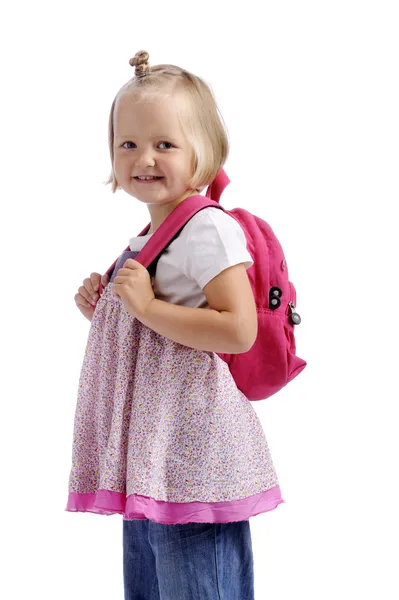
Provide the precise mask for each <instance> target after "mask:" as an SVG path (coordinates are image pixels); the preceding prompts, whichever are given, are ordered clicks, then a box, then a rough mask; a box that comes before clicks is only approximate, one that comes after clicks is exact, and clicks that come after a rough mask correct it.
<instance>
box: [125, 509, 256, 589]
mask: <svg viewBox="0 0 399 600" xmlns="http://www.w3.org/2000/svg"><path fill="white" fill-rule="evenodd" d="M123 581H124V591H125V600H254V566H253V554H252V539H251V530H250V526H249V521H238V522H235V523H187V524H184V525H163V524H162V523H155V522H153V521H150V520H149V519H145V520H133V521H127V520H123Z"/></svg>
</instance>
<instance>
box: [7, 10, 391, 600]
mask: <svg viewBox="0 0 399 600" xmlns="http://www.w3.org/2000/svg"><path fill="white" fill-rule="evenodd" d="M396 9H397V4H396V3H395V2H387V1H384V0H379V1H378V2H376V1H375V2H369V1H367V0H366V1H365V0H363V1H362V2H360V1H359V2H355V1H353V0H345V1H342V0H335V1H334V2H332V1H331V2H327V1H315V0H314V1H310V0H306V1H292V0H291V1H285V2H268V1H267V2H263V3H260V2H259V3H258V2H254V1H252V0H247V1H246V2H245V3H240V4H236V5H235V4H234V2H233V3H231V2H221V1H219V2H215V1H213V2H204V1H203V0H201V2H196V3H190V2H174V1H173V0H169V1H168V2H164V1H162V2H157V1H155V0H153V1H152V2H151V3H148V4H147V3H141V4H140V3H137V2H133V1H130V2H122V1H117V0H113V2H107V3H105V2H84V1H80V2H74V1H72V0H70V1H69V2H65V3H60V2H43V1H39V0H38V1H35V2H31V3H28V2H19V3H13V4H7V5H6V4H5V5H4V8H2V11H1V15H0V17H1V18H0V21H1V36H0V39H1V41H0V44H1V59H0V60H1V75H0V76H1V92H0V98H1V104H2V107H1V133H2V135H1V152H2V156H1V181H2V190H1V236H0V238H1V265H2V276H3V278H2V283H3V286H2V289H3V292H2V294H1V312H2V328H1V339H2V345H1V353H2V359H1V367H2V377H1V409H2V410H1V438H0V439H1V475H0V476H1V496H0V497H1V533H0V537H1V540H2V546H3V551H4V553H3V558H2V559H1V571H2V576H1V584H0V585H1V589H0V595H1V597H2V598H4V599H5V600H13V599H18V600H19V599H22V598H40V600H47V599H49V600H50V599H51V600H54V599H57V600H63V599H68V600H69V599H71V598H72V599H75V600H83V599H85V600H86V599H88V598H90V599H96V600H102V599H104V600H109V599H111V598H112V600H114V599H115V600H117V599H122V598H123V583H122V517H121V516H120V515H114V516H110V517H105V516H99V515H94V514H91V513H86V514H84V513H68V512H65V510H64V509H65V506H66V501H67V494H68V489H67V488H68V477H69V470H70V467H71V452H72V433H73V420H74V411H75V406H76V395H77V386H78V378H79V374H80V367H81V364H82V359H83V354H84V350H85V346H86V340H87V335H88V331H89V327H90V324H89V322H88V321H87V320H86V319H85V318H84V317H83V316H82V315H81V314H80V312H79V311H78V309H77V308H76V306H75V303H74V295H75V294H76V292H77V289H78V287H79V286H80V285H81V284H82V282H83V279H84V278H85V277H88V276H89V274H90V273H91V272H93V271H97V272H105V270H106V269H107V268H108V267H109V266H110V264H111V263H112V262H113V261H114V259H115V258H116V257H117V256H118V254H119V253H120V252H121V251H122V250H123V249H124V248H125V247H126V246H127V244H128V238H129V237H131V236H133V235H137V234H138V233H139V232H140V231H141V230H142V229H143V227H144V226H145V225H146V224H147V223H148V222H149V217H148V213H147V209H146V208H145V206H144V205H141V204H140V203H139V202H138V201H136V200H135V199H133V198H132V197H131V196H128V195H127V194H125V193H124V192H123V191H119V192H118V193H117V194H116V195H112V194H111V192H110V188H109V187H106V186H105V185H104V184H103V182H104V181H105V180H106V179H107V178H108V175H109V172H110V159H109V154H108V141H107V134H108V115H109V110H110V107H111V103H112V101H113V99H114V96H115V94H116V93H117V91H118V90H119V88H120V87H121V86H122V85H123V84H124V83H125V82H126V81H127V80H128V79H130V77H132V76H133V69H132V68H131V67H130V66H129V62H128V61H129V59H130V58H131V57H132V56H133V55H134V54H135V52H137V51H138V50H141V49H146V50H147V51H148V52H149V53H150V61H151V64H157V63H167V62H168V63H174V64H178V65H179V66H182V67H185V68H186V69H188V70H190V71H193V72H194V73H196V74H197V75H199V76H201V77H203V78H204V79H205V80H206V81H207V82H208V83H209V84H210V85H211V87H212V89H213V91H214V93H215V95H216V98H217V100H218V103H219V106H220V109H221V112H222V114H223V116H224V119H225V121H226V123H227V126H228V130H229V134H230V140H231V154H230V158H229V160H228V163H227V164H226V171H227V173H228V175H229V176H230V179H231V181H232V183H231V184H230V186H229V187H228V188H227V189H226V192H225V194H224V196H223V198H222V204H223V205H224V206H225V207H226V208H228V209H230V208H234V207H236V206H241V207H244V208H246V209H248V210H250V211H251V212H253V213H255V214H257V215H258V216H260V217H262V218H263V219H265V220H266V221H268V222H269V223H270V224H271V226H272V227H273V229H274V231H275V233H276V234H277V236H278V238H279V239H280V241H281V243H282V245H283V248H284V250H285V254H286V257H287V262H288V267H289V272H290V278H291V279H292V281H293V282H294V283H295V285H296V287H297V292H298V304H297V305H298V311H299V313H300V314H301V316H302V324H301V325H300V326H299V327H298V328H297V330H296V331H297V350H298V354H299V355H300V356H301V357H303V358H305V359H306V360H307V361H308V367H307V368H306V369H305V371H304V372H303V373H302V374H301V375H300V376H299V377H298V379H296V380H295V381H294V382H293V383H291V384H290V385H289V386H288V387H287V388H285V389H284V390H283V391H282V392H280V393H279V394H278V395H276V396H274V397H272V398H270V399H268V400H265V401H262V402H259V403H254V408H255V410H256V412H257V414H258V415H259V417H260V419H261V422H262V425H263V427H264V431H265V434H266V437H267V440H268V443H269V446H270V450H271V453H272V457H273V460H274V463H275V466H276V469H277V473H278V476H279V479H280V486H281V490H282V493H283V497H284V499H285V501H286V502H285V504H282V505H280V506H279V507H278V508H277V509H276V510H274V511H271V512H269V513H265V514H261V515H259V516H256V517H254V518H252V519H251V521H250V523H251V531H252V539H253V548H254V559H255V590H256V600H267V599H269V598H273V600H292V599H293V598H300V599H302V598H303V599H305V598H306V600H321V599H322V600H330V599H331V600H333V599H334V600H335V599H336V598H339V599H340V600H352V599H357V598H359V599H360V598H361V599H362V600H365V599H377V598H378V599H379V598H384V600H397V599H398V597H399V587H398V580H397V567H398V539H399V530H398V529H399V528H398V483H397V482H398V466H397V463H398V458H399V452H398V441H397V439H398V434H397V430H398V417H397V414H398V412H397V406H396V404H397V402H398V400H399V394H398V385H397V360H398V342H397V339H398V320H399V303H398V295H397V294H398V284H397V281H398V273H397V262H398V246H397V232H396V229H397V217H394V215H395V214H397V206H396V205H397V203H398V200H399V194H398V187H399V186H398V158H399V142H398V139H399V137H398V134H399V120H398V106H399V89H398V56H399V47H398V46H399V44H398V27H399V22H398V17H397V14H396V12H395V10H396ZM395 571H396V575H395ZM225 600H229V599H225Z"/></svg>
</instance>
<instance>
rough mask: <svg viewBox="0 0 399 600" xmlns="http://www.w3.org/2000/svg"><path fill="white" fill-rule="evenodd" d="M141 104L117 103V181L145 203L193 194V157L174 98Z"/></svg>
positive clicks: (125, 99) (128, 96) (133, 100)
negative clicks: (186, 193) (191, 192)
mask: <svg viewBox="0 0 399 600" xmlns="http://www.w3.org/2000/svg"><path fill="white" fill-rule="evenodd" d="M137 100H138V98H137V97H135V96H134V95H133V93H125V94H124V95H122V96H120V97H119V98H118V100H117V102H116V104H115V108H114V173H115V177H116V179H117V181H118V184H119V185H120V186H121V188H122V189H123V190H125V192H127V193H128V194H130V195H131V196H134V197H135V198H137V199H138V200H141V202H144V203H146V204H149V205H151V204H153V205H163V204H168V203H170V202H173V201H174V200H177V199H179V198H181V196H182V195H183V194H184V193H185V192H187V191H188V190H189V189H190V186H189V180H190V178H191V177H192V174H193V166H194V152H193V150H192V148H191V146H190V144H189V143H188V141H187V139H186V137H185V135H184V133H183V131H182V128H181V125H180V122H179V118H178V105H177V102H178V100H177V99H176V97H175V96H173V95H168V96H167V95H165V96H162V97H161V98H156V99H155V98H154V99H150V100H146V101H140V102H138V101H137ZM144 177H151V179H150V180H144V181H143V180H142V179H140V178H144Z"/></svg>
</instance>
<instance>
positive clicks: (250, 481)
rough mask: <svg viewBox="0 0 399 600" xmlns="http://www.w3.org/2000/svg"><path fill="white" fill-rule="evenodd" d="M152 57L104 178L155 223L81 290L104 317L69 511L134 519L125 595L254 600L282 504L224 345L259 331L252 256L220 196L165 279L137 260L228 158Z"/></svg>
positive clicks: (116, 124)
mask: <svg viewBox="0 0 399 600" xmlns="http://www.w3.org/2000/svg"><path fill="white" fill-rule="evenodd" d="M148 59H149V57H148V54H147V53H146V52H139V53H137V54H136V55H135V57H134V58H133V59H131V61H130V64H131V65H132V66H135V77H133V78H132V79H131V80H130V81H128V82H127V84H126V85H124V86H123V87H122V88H121V90H120V91H119V92H118V94H117V95H116V97H115V100H114V102H113V104H112V108H111V114H110V119H109V145H110V153H111V161H112V173H111V176H110V179H109V181H108V182H107V183H111V184H112V191H113V192H115V191H116V190H117V189H118V188H122V189H123V190H124V191H125V192H126V193H128V194H129V195H130V196H132V197H133V198H136V199H137V200H139V201H140V202H143V203H145V204H146V205H147V207H148V210H149V213H150V217H151V226H150V228H149V230H148V232H147V235H141V236H139V237H132V238H131V239H130V240H129V241H130V251H125V252H123V253H122V255H121V256H120V257H119V259H118V261H117V263H116V265H115V268H114V270H113V272H112V274H111V277H110V279H109V280H108V277H107V276H103V277H101V276H100V275H99V274H98V273H92V275H91V276H90V278H87V279H85V280H84V282H83V283H84V285H83V286H81V287H80V288H79V291H78V293H77V294H76V296H75V301H76V304H77V306H78V307H79V309H80V311H81V312H82V313H83V315H84V316H85V317H87V318H88V319H89V320H90V321H91V326H90V331H89V336H88V342H87V347H86V351H85V356H84V362H83V366H82V371H81V376H80V381H79V391H78V400H77V407H76V415H75V426H74V437H73V454H72V469H71V473H70V478H69V497H68V504H67V508H66V510H67V511H71V512H76V511H81V512H93V513H97V514H103V515H111V514H115V513H119V514H122V515H123V577H124V590H125V600H139V599H141V600H156V599H157V600H191V599H193V600H194V599H195V600H217V599H222V598H223V599H228V600H253V598H254V571H253V555H252V542H251V533H250V527H249V518H250V517H252V516H255V515H258V514H260V513H263V512H267V511H270V510H273V509H274V508H276V507H277V506H278V505H279V504H280V503H282V502H284V500H283V499H282V497H281V493H280V488H279V483H278V478H277V475H276V471H275V468H274V465H273V462H272V459H271V456H270V452H269V448H268V444H267V441H266V438H265V435H264V432H263V430H262V426H261V423H260V421H259V419H258V417H257V415H256V412H255V411H254V409H253V407H252V405H251V403H250V402H249V400H248V399H247V398H246V397H245V396H244V395H243V394H242V393H241V392H240V391H239V389H238V388H237V386H236V384H235V381H234V379H233V377H232V375H231V373H230V370H229V367H228V365H227V363H226V362H224V361H223V360H222V359H221V358H220V357H219V356H218V355H217V353H230V354H234V353H241V352H247V351H248V350H249V349H250V348H251V346H252V345H253V343H254V341H255V339H256V335H257V316H256V306H255V301H254V297H253V294H252V289H251V285H250V282H249V279H248V276H247V272H246V270H247V269H248V268H250V267H251V266H252V265H253V260H252V257H251V255H250V254H249V252H248V250H247V247H246V238H245V235H244V232H243V230H242V229H241V227H240V225H239V224H238V223H237V222H236V221H235V219H234V218H233V217H231V216H230V215H228V214H226V213H224V212H223V211H222V210H220V209H218V208H215V207H207V208H205V209H203V210H201V211H199V212H198V213H197V214H196V215H195V216H194V217H192V219H191V220H190V221H189V222H188V223H187V225H186V226H185V227H184V228H183V229H182V230H181V232H180V234H179V235H178V236H177V237H176V238H175V239H174V241H173V242H172V243H171V244H170V246H169V247H168V249H167V250H166V251H165V252H164V253H162V254H161V256H160V258H159V260H158V263H157V267H156V273H155V277H154V278H153V280H152V279H151V277H150V274H149V272H148V271H147V269H146V268H144V267H143V266H142V265H141V264H140V263H139V262H137V261H136V260H134V259H135V257H136V256H137V254H138V253H139V252H140V250H141V249H142V248H143V246H144V245H145V244H146V242H147V241H148V240H149V239H150V237H151V235H152V234H153V233H154V231H156V230H157V228H158V227H159V226H160V225H161V224H162V223H163V221H164V220H165V219H166V218H167V217H168V215H170V214H171V213H172V211H173V210H174V209H175V208H176V207H177V206H178V205H179V204H180V203H181V202H184V201H185V200H186V199H187V198H188V197H189V196H192V195H195V194H198V193H200V192H201V191H202V190H203V189H204V188H205V187H206V186H208V185H210V184H211V183H212V182H213V181H214V179H215V177H216V175H217V173H218V172H219V171H220V169H221V168H222V167H223V165H224V163H225V161H226V158H227V155H228V142H227V135H226V132H225V129H224V127H223V124H222V119H221V117H220V115H219V111H218V108H217V106H216V103H215V99H214V97H213V94H212V92H211V90H210V89H209V87H208V86H207V85H206V84H205V83H204V82H203V81H202V80H201V79H200V78H199V77H196V76H195V75H193V74H191V73H189V72H187V71H185V70H183V69H180V68H178V67H176V66H173V65H158V66H155V67H150V66H149V64H148ZM100 281H101V283H102V285H103V286H104V288H105V289H104V292H103V294H102V295H101V297H99V295H98V291H99V285H100Z"/></svg>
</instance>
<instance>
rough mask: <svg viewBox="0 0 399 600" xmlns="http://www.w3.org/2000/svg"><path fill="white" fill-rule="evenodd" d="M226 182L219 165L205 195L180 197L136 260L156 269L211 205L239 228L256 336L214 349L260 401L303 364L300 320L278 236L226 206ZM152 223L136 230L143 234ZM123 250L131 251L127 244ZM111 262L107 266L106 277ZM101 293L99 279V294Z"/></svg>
mask: <svg viewBox="0 0 399 600" xmlns="http://www.w3.org/2000/svg"><path fill="white" fill-rule="evenodd" d="M228 183H229V179H228V177H227V175H226V173H225V172H224V171H223V170H221V171H219V173H218V175H217V177H216V178H215V180H214V181H213V182H212V184H211V185H210V186H209V187H208V189H207V192H206V197H204V196H201V195H197V196H191V197H189V198H187V199H186V200H184V201H183V202H182V203H181V204H179V206H177V207H176V208H175V210H174V211H173V212H172V213H171V214H170V215H169V216H168V217H167V218H166V219H165V221H164V222H163V223H162V224H161V226H160V227H159V228H158V229H157V230H156V231H155V232H154V234H153V235H152V237H151V238H150V239H149V241H148V242H147V243H146V245H145V246H144V248H143V249H142V250H141V252H139V254H138V255H137V257H136V259H135V260H137V261H138V262H139V263H140V264H142V265H143V266H144V267H146V268H147V269H148V270H149V272H150V274H155V269H156V263H157V261H158V259H159V257H160V255H161V254H162V252H163V251H164V250H165V249H166V247H167V246H169V244H170V243H171V242H172V241H173V240H174V239H175V238H176V237H177V236H178V235H179V233H180V232H181V230H182V229H183V227H184V226H185V225H186V223H187V222H188V221H189V220H190V219H191V218H192V217H193V216H194V215H195V214H196V213H197V212H199V211H200V210H202V209H203V208H206V207H207V206H215V207H217V208H220V209H221V210H224V212H225V213H227V214H229V215H231V216H232V217H233V218H234V219H235V220H236V221H237V222H238V223H239V224H240V226H241V227H242V229H243V231H244V233H245V236H246V239H247V249H248V251H249V253H250V255H251V256H252V259H253V261H254V264H253V265H252V266H251V267H250V268H249V269H248V270H247V273H248V277H249V281H250V283H251V286H252V291H253V294H254V297H255V302H256V307H257V313H258V335H257V339H256V341H255V343H254V345H253V346H252V348H251V349H250V350H249V351H248V352H244V353H242V354H219V353H218V356H219V357H220V358H221V359H222V360H224V361H225V362H227V364H228V365H229V368H230V372H231V374H232V376H233V378H234V380H235V383H236V385H237V387H238V388H239V389H240V390H241V391H242V393H243V394H244V395H245V396H246V397H247V398H248V400H252V401H253V400H263V399H265V398H268V397H269V396H271V395H272V394H275V393H276V392H278V391H279V390H281V388H283V387H284V386H285V385H286V384H287V383H288V382H289V381H292V379H294V377H296V376H297V375H299V373H300V372H301V371H302V370H303V369H304V368H305V366H306V362H305V361H304V360H302V359H301V358H299V357H298V356H296V346H295V338H294V327H295V325H298V324H299V323H300V322H301V318H300V316H299V314H298V313H297V312H296V308H295V305H296V290H295V287H294V285H293V284H292V283H291V281H289V279H288V269H287V263H286V261H285V258H284V254H283V250H282V248H281V246H280V243H279V241H278V240H277V238H276V236H275V235H274V233H273V231H272V230H271V228H270V227H269V225H268V224H267V223H266V222H265V221H263V220H262V219H260V218H259V217H256V216H254V215H252V214H251V213H250V212H248V211H246V210H244V209H242V208H235V209H233V210H231V211H229V210H225V209H224V208H223V207H222V206H220V204H219V199H220V196H221V194H222V192H223V190H224V189H225V187H226V186H227V184H228ZM150 226H151V224H148V225H147V226H146V227H145V229H143V231H142V232H141V233H140V234H139V235H140V236H141V235H145V234H146V233H147V232H148V231H149V229H150ZM125 250H130V246H128V247H127V248H126V249H125ZM115 264H116V261H115V262H114V263H113V264H112V265H111V267H110V268H109V269H108V271H107V274H108V276H111V274H112V271H113V269H114V267H115ZM102 293H103V286H102V284H101V283H100V289H99V294H100V296H101V295H102Z"/></svg>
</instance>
